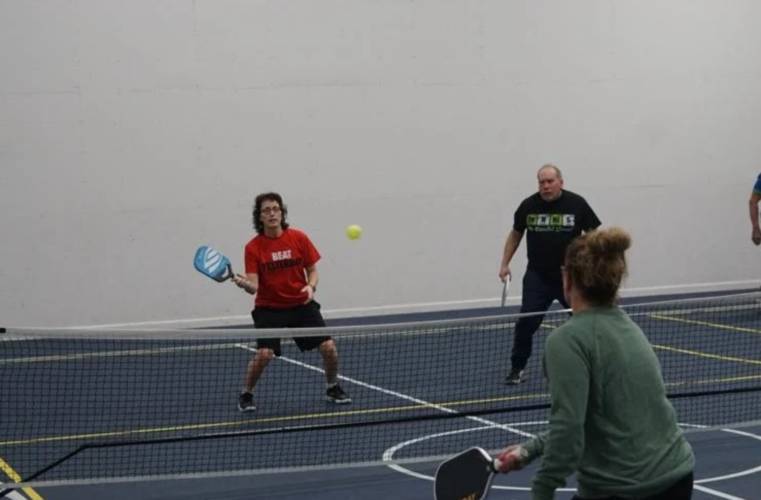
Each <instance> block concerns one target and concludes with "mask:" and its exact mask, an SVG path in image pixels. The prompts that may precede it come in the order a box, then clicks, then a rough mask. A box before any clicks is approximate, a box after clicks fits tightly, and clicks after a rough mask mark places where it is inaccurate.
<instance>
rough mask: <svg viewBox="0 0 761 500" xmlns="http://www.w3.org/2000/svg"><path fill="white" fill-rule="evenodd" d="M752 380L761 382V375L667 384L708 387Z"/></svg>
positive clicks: (668, 383) (671, 385) (670, 384)
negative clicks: (709, 385)
mask: <svg viewBox="0 0 761 500" xmlns="http://www.w3.org/2000/svg"><path fill="white" fill-rule="evenodd" d="M751 380H761V375H738V376H736V377H723V378H710V379H707V380H684V381H682V382H665V384H666V385H667V386H669V387H679V386H682V385H708V384H726V383H729V382H749V381H751Z"/></svg>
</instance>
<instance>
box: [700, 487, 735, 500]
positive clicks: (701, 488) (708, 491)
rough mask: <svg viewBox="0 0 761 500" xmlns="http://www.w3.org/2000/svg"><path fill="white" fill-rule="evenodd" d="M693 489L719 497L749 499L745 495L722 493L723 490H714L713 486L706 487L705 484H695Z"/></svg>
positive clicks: (730, 499)
mask: <svg viewBox="0 0 761 500" xmlns="http://www.w3.org/2000/svg"><path fill="white" fill-rule="evenodd" d="M692 487H693V489H696V490H699V491H702V492H703V493H707V494H709V495H713V496H716V497H719V498H726V499H727V500H747V499H745V498H743V497H736V496H733V495H728V494H727V493H722V492H721V491H716V490H712V489H711V488H706V487H705V486H700V485H697V484H694V485H693V486H692Z"/></svg>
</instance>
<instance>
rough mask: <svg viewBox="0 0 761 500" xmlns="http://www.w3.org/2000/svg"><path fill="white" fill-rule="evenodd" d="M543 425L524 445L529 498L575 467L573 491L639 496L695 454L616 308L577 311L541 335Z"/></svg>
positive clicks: (644, 347) (545, 495)
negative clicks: (533, 470) (531, 471)
mask: <svg viewBox="0 0 761 500" xmlns="http://www.w3.org/2000/svg"><path fill="white" fill-rule="evenodd" d="M544 367H545V372H546V375H547V378H548V380H549V387H550V395H551V399H552V409H551V411H550V420H549V430H548V431H546V432H545V433H543V434H541V435H539V436H537V437H535V438H533V439H531V440H529V441H527V442H526V443H524V447H525V448H526V450H527V451H528V461H530V460H532V459H533V458H536V457H537V456H539V455H542V464H541V466H540V468H539V471H538V472H537V474H536V476H535V478H534V481H533V485H532V493H533V498H534V500H548V499H552V498H553V497H554V492H555V489H556V488H558V487H561V486H563V485H564V484H565V478H566V477H568V476H570V475H571V474H572V473H573V472H576V473H577V479H578V482H579V495H581V496H583V497H590V498H594V497H599V496H609V495H617V496H621V497H642V496H649V495H652V494H655V493H658V492H660V491H662V490H664V489H666V488H667V487H668V486H670V485H671V484H673V483H675V482H676V481H677V480H679V479H680V478H682V477H683V476H685V475H686V474H688V473H689V472H690V471H691V470H692V469H693V466H694V463H695V458H694V455H693V453H692V449H691V448H690V445H689V443H688V442H687V440H686V439H685V438H684V436H683V435H682V431H681V429H680V428H679V426H678V424H677V419H676V414H675V412H674V409H673V407H672V406H671V404H670V403H669V401H668V400H667V399H666V395H665V392H666V391H665V387H664V384H663V378H662V376H661V372H660V367H659V364H658V359H657V358H656V356H655V353H654V352H653V349H652V347H651V346H650V343H649V342H648V341H647V338H646V337H645V335H644V334H643V333H642V330H640V328H639V327H638V326H637V325H636V324H635V323H634V322H633V321H632V320H631V319H630V318H629V317H628V316H627V315H626V314H625V313H624V312H623V311H621V310H620V309H619V308H617V307H596V308H592V309H588V310H585V311H582V312H580V313H578V314H574V316H573V317H572V318H571V319H569V320H568V321H567V322H566V323H565V324H563V325H562V326H560V327H559V328H557V329H556V330H555V331H554V332H552V334H550V336H549V337H548V338H547V344H546V347H545V353H544Z"/></svg>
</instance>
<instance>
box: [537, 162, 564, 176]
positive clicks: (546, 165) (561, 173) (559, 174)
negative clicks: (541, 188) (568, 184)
mask: <svg viewBox="0 0 761 500" xmlns="http://www.w3.org/2000/svg"><path fill="white" fill-rule="evenodd" d="M546 168H551V169H552V170H554V171H555V174H557V176H558V179H562V178H563V172H561V171H560V169H559V168H558V167H557V165H553V164H552V163H545V164H544V165H542V166H541V167H539V170H537V171H536V175H537V176H539V172H541V171H542V170H544V169H546Z"/></svg>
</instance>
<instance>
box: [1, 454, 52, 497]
mask: <svg viewBox="0 0 761 500" xmlns="http://www.w3.org/2000/svg"><path fill="white" fill-rule="evenodd" d="M0 471H3V472H4V473H5V475H6V476H8V477H9V478H10V480H11V481H13V482H14V483H20V482H21V476H19V475H18V472H16V471H15V470H13V467H11V466H10V465H9V464H8V462H6V461H5V460H3V459H2V458H0ZM0 489H3V483H0ZM21 491H23V492H24V493H26V496H28V497H29V498H30V499H31V500H44V499H43V498H42V497H41V496H40V495H39V494H38V493H37V492H36V491H34V488H21Z"/></svg>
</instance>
